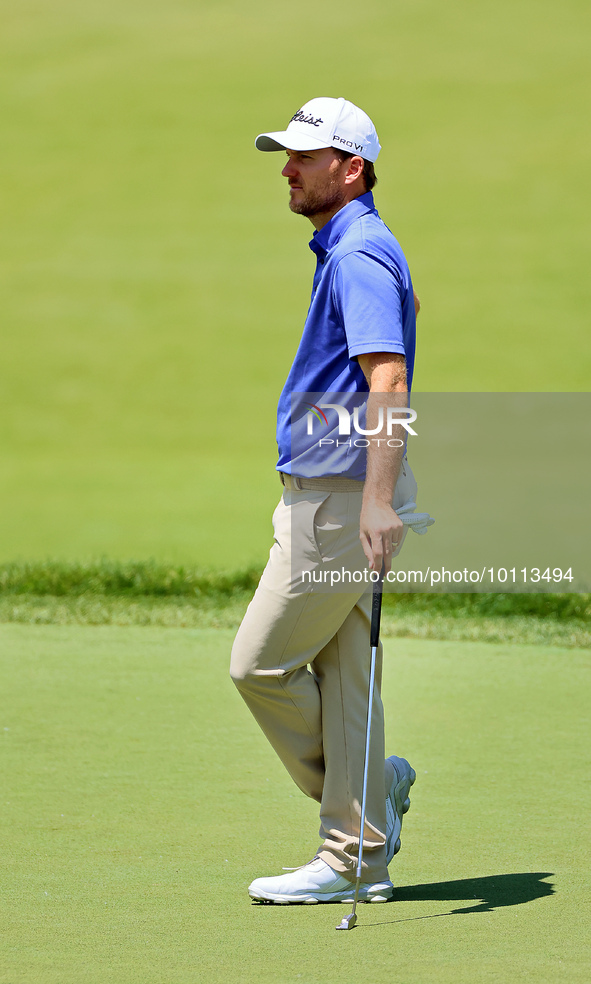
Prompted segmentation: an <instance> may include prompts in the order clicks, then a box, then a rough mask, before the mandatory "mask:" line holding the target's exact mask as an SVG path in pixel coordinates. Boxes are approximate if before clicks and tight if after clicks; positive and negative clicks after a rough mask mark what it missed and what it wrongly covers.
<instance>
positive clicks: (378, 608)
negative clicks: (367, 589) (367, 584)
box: [369, 569, 384, 649]
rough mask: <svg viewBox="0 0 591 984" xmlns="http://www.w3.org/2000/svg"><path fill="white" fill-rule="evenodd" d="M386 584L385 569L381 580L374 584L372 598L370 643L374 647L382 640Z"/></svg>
mask: <svg viewBox="0 0 591 984" xmlns="http://www.w3.org/2000/svg"><path fill="white" fill-rule="evenodd" d="M383 586H384V571H383V569H382V573H381V575H380V580H379V581H376V583H375V584H374V586H373V595H372V599H371V629H370V632H369V644H370V646H371V647H372V649H373V648H374V646H377V645H378V643H379V641H380V619H381V615H382V589H383Z"/></svg>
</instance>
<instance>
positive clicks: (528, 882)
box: [392, 871, 554, 915]
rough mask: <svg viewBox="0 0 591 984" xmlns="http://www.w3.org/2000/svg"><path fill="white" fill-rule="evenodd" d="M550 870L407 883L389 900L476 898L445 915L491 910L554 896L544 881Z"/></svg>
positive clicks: (441, 900)
mask: <svg viewBox="0 0 591 984" xmlns="http://www.w3.org/2000/svg"><path fill="white" fill-rule="evenodd" d="M551 875H552V872H551V871H545V872H544V871H542V872H523V873H516V874H511V875H488V876H487V877H486V878H462V879H459V880H458V881H449V882H432V883H431V884H429V885H407V886H406V887H403V886H399V887H397V888H395V889H394V897H393V899H392V901H393V902H433V901H437V902H455V901H456V900H457V901H458V902H459V901H465V900H466V899H478V900H479V901H478V902H477V903H476V904H475V905H468V906H465V905H464V906H461V907H460V908H458V909H452V910H451V912H450V913H449V915H460V914H461V913H467V912H493V911H494V909H501V908H503V907H504V906H509V905H525V904H526V903H527V902H533V901H534V899H541V898H544V897H545V896H547V895H554V888H553V886H552V885H551V884H548V883H547V882H544V881H543V879H544V878H550V877H551Z"/></svg>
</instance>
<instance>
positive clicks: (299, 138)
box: [254, 130, 331, 151]
mask: <svg viewBox="0 0 591 984" xmlns="http://www.w3.org/2000/svg"><path fill="white" fill-rule="evenodd" d="M254 145H255V147H256V148H257V150H263V151H271V150H323V148H324V147H330V146H331V144H328V143H326V142H325V141H324V140H315V139H314V137H312V136H309V135H308V134H306V133H298V132H297V130H277V131H276V132H275V133H259V135H258V137H257V138H256V140H255V142H254Z"/></svg>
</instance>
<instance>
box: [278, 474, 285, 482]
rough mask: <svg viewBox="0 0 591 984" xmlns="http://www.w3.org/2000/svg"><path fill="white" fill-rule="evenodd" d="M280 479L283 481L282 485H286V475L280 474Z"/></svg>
mask: <svg viewBox="0 0 591 984" xmlns="http://www.w3.org/2000/svg"><path fill="white" fill-rule="evenodd" d="M279 479H280V481H281V484H282V485H285V475H284V474H283V472H282V471H280V472H279Z"/></svg>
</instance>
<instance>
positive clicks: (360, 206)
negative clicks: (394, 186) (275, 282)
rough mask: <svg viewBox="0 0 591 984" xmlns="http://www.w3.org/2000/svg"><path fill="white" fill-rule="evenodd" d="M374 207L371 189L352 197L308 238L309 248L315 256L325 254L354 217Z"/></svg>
mask: <svg viewBox="0 0 591 984" xmlns="http://www.w3.org/2000/svg"><path fill="white" fill-rule="evenodd" d="M374 209H375V205H374V203H373V195H372V193H371V191H366V192H365V194H363V195H359V197H358V198H354V199H353V201H352V202H348V203H347V205H345V206H344V207H343V208H341V209H339V211H338V212H336V214H335V215H333V217H332V219H330V220H329V221H328V222H327V223H326V225H325V226H323V227H322V229H320V231H319V232H315V233H314V235H313V237H312V239H311V240H310V244H309V245H310V249H311V250H312V252H313V253H316V255H317V256H326V254H327V253H328V251H329V250H331V249H332V247H333V246H336V244H337V243H338V241H339V239H341V238H342V237H343V236H344V234H345V232H346V231H347V229H348V228H349V226H350V225H351V224H352V223H353V222H354V221H355V219H358V218H359V217H360V216H361V215H365V214H366V212H372V211H374Z"/></svg>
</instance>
